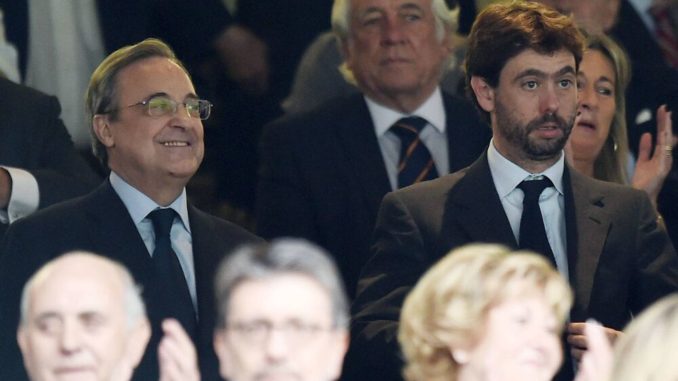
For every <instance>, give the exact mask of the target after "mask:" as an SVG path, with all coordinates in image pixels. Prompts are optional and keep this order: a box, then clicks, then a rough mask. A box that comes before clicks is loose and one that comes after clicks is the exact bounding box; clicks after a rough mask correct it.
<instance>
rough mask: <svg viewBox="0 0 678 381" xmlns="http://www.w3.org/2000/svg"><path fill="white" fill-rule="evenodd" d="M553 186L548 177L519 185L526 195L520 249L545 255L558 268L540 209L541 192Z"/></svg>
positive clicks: (521, 222)
mask: <svg viewBox="0 0 678 381" xmlns="http://www.w3.org/2000/svg"><path fill="white" fill-rule="evenodd" d="M552 186H553V183H551V180H549V179H548V178H546V177H544V178H542V179H540V180H524V181H523V182H522V183H520V184H518V188H520V189H522V190H523V192H524V193H525V198H524V199H523V216H522V217H521V218H520V234H519V237H520V238H519V241H520V243H519V244H518V247H519V248H520V249H525V250H532V251H535V252H537V253H539V254H542V255H544V256H545V257H546V258H547V259H548V260H550V261H551V264H553V266H554V267H556V268H557V266H556V260H555V258H554V256H553V251H552V250H551V245H550V244H549V240H548V238H546V229H545V228H544V219H543V218H542V216H541V208H539V196H540V195H541V192H543V191H544V189H546V188H548V187H552Z"/></svg>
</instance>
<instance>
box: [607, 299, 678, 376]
mask: <svg viewBox="0 0 678 381" xmlns="http://www.w3.org/2000/svg"><path fill="white" fill-rule="evenodd" d="M614 352H615V364H614V368H613V370H612V375H611V377H610V381H612V380H614V381H627V380H628V381H631V380H633V381H644V380H658V381H659V380H676V379H678V362H676V361H675V360H674V358H675V356H676V353H678V295H676V294H674V295H670V296H667V297H664V298H663V299H661V300H659V301H658V302H656V303H655V304H653V305H652V306H650V307H649V308H648V309H647V310H645V311H644V312H643V313H641V314H640V316H638V318H637V319H635V320H633V321H631V323H630V324H629V325H628V326H627V327H626V329H624V335H623V336H622V337H621V338H620V339H619V341H618V342H617V344H616V345H615V351H614Z"/></svg>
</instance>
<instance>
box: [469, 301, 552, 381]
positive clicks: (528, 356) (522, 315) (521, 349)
mask: <svg viewBox="0 0 678 381" xmlns="http://www.w3.org/2000/svg"><path fill="white" fill-rule="evenodd" d="M559 333H560V327H559V326H558V321H557V319H556V316H555V314H554V312H553V311H552V310H551V309H550V308H549V307H548V304H547V303H546V301H545V300H544V298H543V296H541V295H537V294H533V295H532V296H527V297H523V298H511V299H508V300H506V301H504V302H502V303H500V304H498V305H496V306H495V307H493V308H492V309H490V310H489V311H488V313H487V320H486V323H485V328H484V330H483V336H482V337H481V338H480V341H479V342H478V343H476V345H475V346H474V347H473V348H472V349H471V351H470V352H469V356H468V362H467V363H465V364H463V365H462V366H461V370H460V371H461V375H463V376H464V379H475V380H484V381H525V380H530V381H547V380H551V378H552V377H553V376H554V375H555V373H556V371H557V370H558V368H559V367H560V364H561V362H562V347H561V343H560V335H559ZM460 379H461V377H460Z"/></svg>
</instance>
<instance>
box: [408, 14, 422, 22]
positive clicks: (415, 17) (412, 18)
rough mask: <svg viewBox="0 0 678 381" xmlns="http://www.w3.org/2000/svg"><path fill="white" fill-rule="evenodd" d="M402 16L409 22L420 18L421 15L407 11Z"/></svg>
mask: <svg viewBox="0 0 678 381" xmlns="http://www.w3.org/2000/svg"><path fill="white" fill-rule="evenodd" d="M404 18H405V20H407V21H410V22H412V21H417V20H421V16H420V15H418V14H415V13H408V14H406V15H405V16H404Z"/></svg>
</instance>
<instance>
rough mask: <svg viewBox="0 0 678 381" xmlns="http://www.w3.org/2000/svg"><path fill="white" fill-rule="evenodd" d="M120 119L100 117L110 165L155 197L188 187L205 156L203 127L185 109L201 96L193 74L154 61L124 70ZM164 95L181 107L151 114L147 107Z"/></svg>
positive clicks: (99, 127) (120, 77) (97, 122)
mask: <svg viewBox="0 0 678 381" xmlns="http://www.w3.org/2000/svg"><path fill="white" fill-rule="evenodd" d="M116 89H117V102H118V107H120V110H119V111H118V118H117V120H115V121H113V120H111V118H110V117H107V116H98V118H99V119H98V120H97V118H95V128H96V129H97V135H98V137H99V140H101V141H102V143H104V145H105V146H106V147H107V151H108V155H109V166H110V167H111V169H112V170H114V171H115V172H116V173H117V174H119V175H120V176H121V177H122V178H124V179H125V180H126V181H127V182H128V183H130V184H132V185H133V186H135V187H136V188H140V190H141V191H143V192H145V193H147V194H152V193H154V192H153V191H151V190H152V189H156V188H161V187H163V186H166V185H167V184H175V183H176V184H178V185H179V188H183V185H185V184H186V183H187V182H188V180H189V179H190V178H191V176H193V174H194V173H195V172H196V170H197V169H198V166H199V165H200V163H201V161H202V158H203V155H204V144H203V126H202V121H201V120H200V119H199V118H195V117H190V116H189V115H188V113H187V111H186V109H185V107H184V106H183V104H182V103H183V102H185V101H186V100H187V99H189V98H197V97H196V95H195V90H194V88H193V84H192V83H191V80H190V79H189V77H188V75H186V73H185V72H184V71H183V70H182V69H181V68H180V67H179V66H178V65H177V64H175V63H174V62H172V61H170V60H169V59H167V58H162V57H153V58H148V59H144V60H142V61H139V62H136V63H134V64H132V65H130V66H128V67H126V68H124V69H123V70H122V71H120V73H119V74H118V78H117V84H116ZM154 95H165V96H167V97H168V98H170V99H172V100H174V101H175V102H177V103H179V106H178V109H177V112H176V113H175V114H174V115H165V116H150V115H148V113H147V110H146V108H145V107H144V106H142V105H137V106H132V107H125V106H129V105H134V104H137V103H139V102H141V101H145V100H148V99H149V98H151V97H152V96H154Z"/></svg>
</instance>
